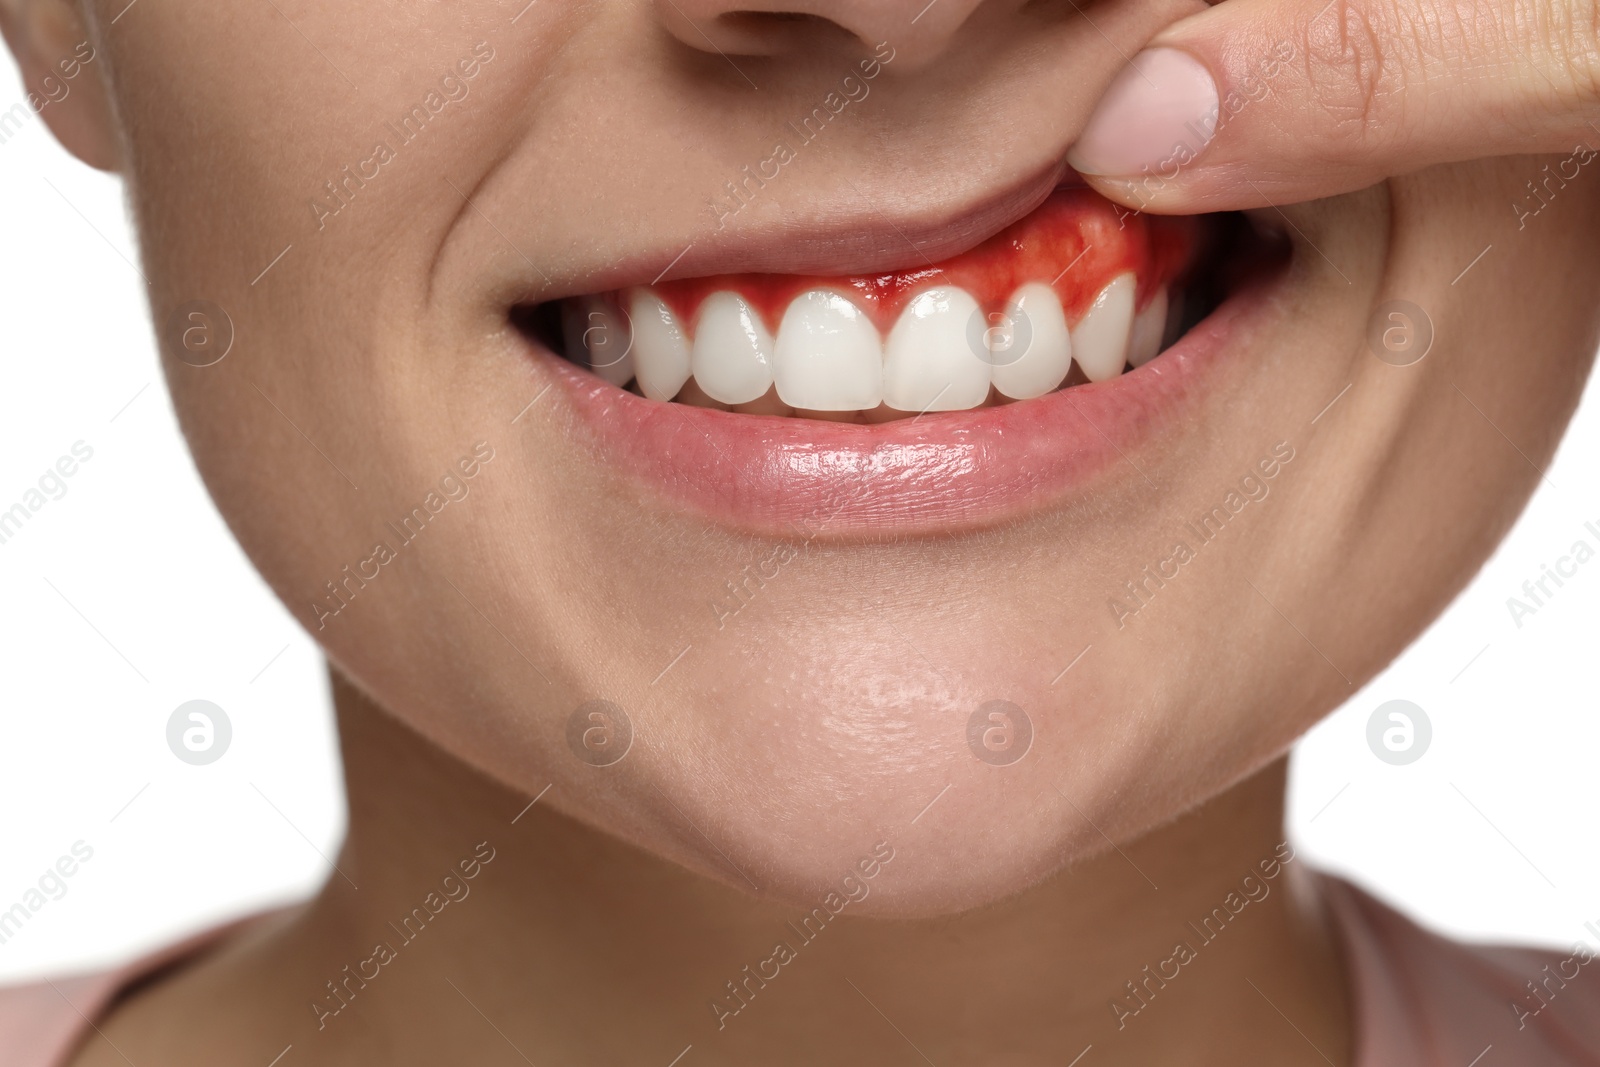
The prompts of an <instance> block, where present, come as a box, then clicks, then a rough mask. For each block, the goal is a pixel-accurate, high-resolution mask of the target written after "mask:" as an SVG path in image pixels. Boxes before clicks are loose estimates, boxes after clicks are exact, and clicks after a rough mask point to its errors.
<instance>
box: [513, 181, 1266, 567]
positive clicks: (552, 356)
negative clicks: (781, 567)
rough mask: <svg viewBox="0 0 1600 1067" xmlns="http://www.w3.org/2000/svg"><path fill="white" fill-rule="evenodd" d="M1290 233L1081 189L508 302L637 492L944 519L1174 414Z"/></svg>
mask: <svg viewBox="0 0 1600 1067" xmlns="http://www.w3.org/2000/svg"><path fill="white" fill-rule="evenodd" d="M1287 250H1288V246H1287V243H1286V242H1285V241H1284V240H1283V239H1282V237H1281V235H1278V234H1275V233H1270V232H1266V231H1264V230H1263V229H1261V228H1260V227H1258V226H1256V225H1254V224H1253V223H1251V222H1248V221H1247V220H1245V219H1244V217H1243V216H1241V215H1238V214H1235V213H1225V214H1216V215H1200V216H1148V215H1142V214H1138V213H1133V212H1129V211H1127V210H1126V209H1123V208H1120V207H1118V206H1116V205H1114V204H1112V203H1110V202H1109V201H1107V200H1105V199H1104V198H1102V197H1100V196H1099V195H1098V194H1096V193H1094V192H1093V191H1091V190H1089V189H1086V188H1083V187H1081V186H1073V187H1064V188H1058V189H1057V190H1056V191H1055V192H1053V193H1052V194H1051V195H1050V196H1048V197H1047V198H1046V199H1045V200H1044V201H1043V202H1042V203H1041V204H1040V205H1039V206H1038V207H1036V208H1035V209H1034V210H1033V211H1032V212H1031V213H1029V214H1028V215H1026V216H1025V217H1023V218H1021V219H1019V220H1017V221H1015V222H1013V223H1011V224H1010V225H1008V226H1006V227H1005V228H1004V229H1003V230H1000V231H999V232H997V233H994V234H993V235H992V236H990V237H988V238H987V239H985V240H983V241H982V242H980V243H979V244H977V245H976V246H974V247H972V248H970V249H968V250H967V251H965V252H962V253H960V254H957V255H954V256H950V257H948V258H945V259H942V260H940V261H938V262H930V261H927V260H923V261H922V262H912V263H910V264H908V265H906V266H904V267H902V268H901V269H898V270H888V271H878V272H873V273H867V274H847V275H836V276H829V275H821V274H772V273H759V274H758V273H745V274H719V275H711V276H704V277H693V278H683V279H673V280H670V281H665V282H663V281H660V280H656V281H654V282H649V283H645V282H644V281H643V280H640V282H639V283H638V284H632V285H623V286H620V287H617V288H614V289H610V290H607V291H604V292H595V293H586V294H580V295H574V296H570V297H566V298H564V299H560V300H548V301H544V302H541V303H518V304H516V305H514V306H513V307H512V308H511V309H510V320H511V322H512V324H513V325H514V326H515V327H516V329H517V331H518V333H519V334H520V335H521V336H522V337H523V338H524V339H525V340H526V341H527V342H528V344H529V347H530V348H531V349H532V350H533V352H534V354H535V355H536V356H537V357H539V359H540V362H541V364H542V365H543V367H544V369H545V370H547V371H549V372H552V373H553V375H554V378H555V380H556V382H558V383H559V384H560V385H561V386H562V387H563V390H562V392H563V393H564V395H565V396H566V398H567V399H568V401H569V402H570V403H571V404H572V406H573V407H575V408H576V409H577V411H578V412H579V413H580V415H581V416H582V419H581V422H582V423H583V424H584V425H585V426H586V428H587V429H588V431H590V435H591V437H592V440H593V443H594V444H595V445H596V446H597V448H598V450H599V452H600V453H601V458H602V460H603V461H604V462H605V463H606V465H607V466H608V467H611V468H613V469H616V468H621V469H622V470H624V471H627V472H630V473H631V474H632V476H633V477H634V478H635V479H637V480H638V481H641V482H642V483H644V488H645V490H646V493H647V494H649V496H650V497H651V498H653V499H656V500H660V501H663V502H665V503H667V504H668V505H669V506H688V507H690V508H693V509H696V510H698V511H700V512H702V513H705V514H707V515H709V517H711V518H713V519H714V520H717V521H719V522H723V523H725V524H729V525H733V526H736V527H743V528H749V529H754V530H757V531H760V532H769V533H770V532H773V531H775V530H779V531H782V530H787V531H788V532H790V533H791V534H792V533H793V532H794V530H796V529H798V530H800V531H801V532H802V533H803V535H804V536H807V537H816V536H827V535H832V534H844V533H849V532H852V531H869V532H878V533H895V534H901V533H916V532H934V533H937V532H949V531H951V530H953V529H955V528H958V527H965V526H972V525H983V524H986V523H992V522H996V521H1004V520H1007V519H1011V518H1014V517H1015V516H1016V514H1017V513H1018V512H1019V511H1027V510H1030V509H1035V508H1038V507H1041V506H1048V505H1049V503H1050V502H1052V501H1053V500H1059V499H1060V498H1061V497H1062V495H1063V494H1070V493H1072V492H1073V491H1074V490H1075V489H1082V488H1084V487H1085V486H1086V483H1087V482H1088V481H1090V480H1092V479H1093V478H1094V477H1095V476H1096V475H1098V474H1099V473H1101V472H1103V471H1104V470H1105V469H1106V468H1107V467H1108V466H1109V465H1111V464H1112V463H1113V462H1115V461H1117V460H1118V459H1119V458H1123V459H1125V458H1126V457H1127V455H1128V453H1129V451H1130V450H1133V449H1136V448H1137V447H1138V446H1139V445H1140V443H1141V439H1142V438H1148V437H1151V436H1153V435H1155V434H1156V433H1157V432H1159V430H1160V429H1161V427H1163V426H1165V425H1168V424H1171V423H1173V422H1174V421H1176V420H1178V419H1180V418H1181V414H1182V411H1183V408H1184V406H1185V403H1186V402H1187V401H1188V400H1189V399H1190V398H1191V397H1192V396H1193V395H1194V394H1196V392H1197V391H1198V387H1199V386H1200V384H1201V381H1202V379H1203V378H1205V377H1206V371H1207V370H1208V369H1209V368H1210V367H1211V366H1212V365H1213V364H1215V363H1216V362H1218V358H1217V357H1218V356H1219V354H1220V353H1221V352H1222V350H1223V349H1224V348H1226V347H1227V342H1228V338H1229V336H1230V335H1231V333H1232V332H1233V327H1234V325H1235V320H1236V319H1237V318H1238V317H1239V316H1240V315H1241V314H1245V313H1247V312H1248V310H1249V308H1250V306H1251V305H1252V304H1253V303H1256V302H1258V301H1259V298H1260V296H1261V290H1262V288H1263V285H1262V283H1263V282H1264V281H1266V280H1268V279H1270V278H1271V277H1273V276H1274V275H1276V274H1277V273H1279V268H1281V266H1282V264H1283V263H1284V262H1285V261H1286V260H1287ZM910 258H911V259H913V260H915V259H916V258H917V257H916V255H915V253H912V254H911V255H910Z"/></svg>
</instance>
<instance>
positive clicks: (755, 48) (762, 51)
mask: <svg viewBox="0 0 1600 1067" xmlns="http://www.w3.org/2000/svg"><path fill="white" fill-rule="evenodd" d="M984 2H985V0H857V2H854V3H852V2H850V0H738V2H728V0H655V6H656V11H657V14H658V17H659V18H660V20H661V22H662V24H663V25H664V26H665V27H666V28H667V30H668V32H670V33H671V34H672V35H673V36H674V37H676V38H677V39H678V40H679V41H681V42H683V44H685V45H687V46H688V47H690V48H695V49H699V50H700V51H704V52H716V53H719V54H722V55H726V56H782V55H788V54H793V53H797V52H804V51H815V50H817V49H823V48H835V49H843V50H847V51H865V52H871V51H873V50H874V49H877V48H879V47H880V46H882V45H888V46H889V47H890V48H893V49H894V54H895V56H896V60H895V65H896V66H897V67H899V68H901V69H907V68H910V69H918V68H922V67H926V66H928V65H930V64H932V63H934V62H935V61H937V60H938V59H939V58H940V57H941V56H942V55H944V54H945V53H946V52H948V51H949V49H950V48H951V47H952V46H953V45H954V43H955V41H956V38H957V36H958V34H959V31H960V29H961V27H962V26H963V25H964V24H965V23H966V21H967V19H968V18H970V17H971V15H972V13H973V11H975V10H976V9H977V8H978V7H980V6H981V5H982V4H983V3H984ZM991 2H992V0H991Z"/></svg>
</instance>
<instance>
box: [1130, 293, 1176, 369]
mask: <svg viewBox="0 0 1600 1067" xmlns="http://www.w3.org/2000/svg"><path fill="white" fill-rule="evenodd" d="M1166 332H1167V291H1166V289H1157V290H1156V295H1155V296H1153V297H1151V298H1150V302H1149V303H1148V304H1146V305H1145V306H1144V310H1143V311H1141V312H1139V314H1137V315H1135V316H1134V317H1133V330H1132V331H1131V332H1130V333H1129V334H1128V362H1129V363H1131V364H1133V365H1134V366H1135V367H1142V366H1144V365H1145V364H1146V363H1149V362H1150V361H1151V360H1152V359H1155V358H1156V355H1157V353H1159V352H1160V351H1161V337H1162V335H1163V334H1164V333H1166Z"/></svg>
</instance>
